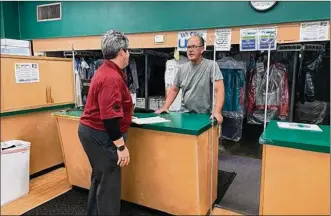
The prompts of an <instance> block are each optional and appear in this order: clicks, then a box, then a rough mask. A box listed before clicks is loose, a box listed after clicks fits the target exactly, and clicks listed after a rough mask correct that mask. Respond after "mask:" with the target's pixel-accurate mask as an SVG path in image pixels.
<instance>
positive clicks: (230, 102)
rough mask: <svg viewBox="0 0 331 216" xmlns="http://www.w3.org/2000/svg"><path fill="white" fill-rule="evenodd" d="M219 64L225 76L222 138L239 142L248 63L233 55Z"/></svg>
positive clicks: (219, 61) (221, 60) (218, 62)
mask: <svg viewBox="0 0 331 216" xmlns="http://www.w3.org/2000/svg"><path fill="white" fill-rule="evenodd" d="M217 64H218V66H219V68H220V70H221V72H222V75H223V78H224V79H223V82H224V94H225V100H224V105H223V117H224V119H223V123H222V138H223V139H227V140H232V141H235V142H238V141H239V140H240V139H241V137H242V126H243V118H244V113H245V95H246V64H245V63H244V62H242V61H236V60H234V59H233V58H231V57H223V58H222V59H220V60H218V61H217Z"/></svg>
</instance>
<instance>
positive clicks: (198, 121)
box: [53, 110, 211, 135]
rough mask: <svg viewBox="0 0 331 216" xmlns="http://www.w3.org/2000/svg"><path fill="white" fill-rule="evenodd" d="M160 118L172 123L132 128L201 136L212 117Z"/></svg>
mask: <svg viewBox="0 0 331 216" xmlns="http://www.w3.org/2000/svg"><path fill="white" fill-rule="evenodd" d="M81 114H82V111H79V110H75V111H66V112H55V113H53V115H54V116H58V117H67V118H71V119H79V118H80V116H81ZM134 116H135V117H138V118H146V117H153V116H157V115H156V114H154V113H135V114H134ZM160 116H161V117H163V118H165V119H169V120H170V121H171V122H166V123H158V124H148V125H147V124H146V125H136V124H132V125H131V127H137V128H143V129H149V130H156V131H165V132H172V133H180V134H188V135H200V134H201V133H203V132H204V131H206V130H208V129H209V128H211V120H210V115H200V114H192V113H177V112H171V113H169V114H161V115H160Z"/></svg>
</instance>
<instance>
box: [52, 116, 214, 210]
mask: <svg viewBox="0 0 331 216" xmlns="http://www.w3.org/2000/svg"><path fill="white" fill-rule="evenodd" d="M57 121H58V126H59V132H60V134H61V143H62V147H63V152H64V159H65V164H66V168H67V171H68V176H69V182H70V184H72V185H75V186H80V187H83V188H89V186H90V176H91V166H90V164H89V161H88V158H87V156H86V154H85V152H84V150H83V147H82V146H81V144H80V141H79V138H78V136H77V127H78V122H79V121H78V120H73V119H66V118H62V117H57ZM211 131H212V129H210V130H208V131H206V132H204V133H202V134H200V135H199V136H191V135H184V134H176V133H168V132H161V131H153V130H145V129H139V128H130V129H129V131H128V142H127V146H128V148H129V150H130V155H131V161H130V165H129V166H127V167H124V168H123V169H122V199H123V200H126V201H129V202H133V203H137V204H140V205H143V206H147V207H150V208H154V209H158V210H161V211H165V212H168V213H171V214H175V215H184V214H185V215H187V214H195V215H197V214H198V215H201V214H202V215H205V214H206V213H207V211H208V209H209V208H210V207H211V203H212V202H214V201H215V200H216V193H217V166H218V163H217V161H218V160H217V156H218V145H217V142H216V140H217V129H216V128H215V129H214V134H213V135H214V139H215V141H214V146H212V145H211ZM211 151H213V158H212V156H211ZM212 161H213V169H211V167H212V166H211V162H212ZM211 172H213V173H211ZM211 178H212V180H211ZM155 197H157V198H155Z"/></svg>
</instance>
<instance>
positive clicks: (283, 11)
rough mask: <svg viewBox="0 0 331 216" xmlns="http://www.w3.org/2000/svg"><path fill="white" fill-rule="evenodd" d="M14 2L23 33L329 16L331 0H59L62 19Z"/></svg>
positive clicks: (160, 27)
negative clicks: (262, 6) (43, 18)
mask: <svg viewBox="0 0 331 216" xmlns="http://www.w3.org/2000/svg"><path fill="white" fill-rule="evenodd" d="M45 3H50V2H33V1H24V2H23V1H22V2H19V11H20V14H19V20H20V33H21V38H22V39H35V38H52V37H70V36H86V35H100V34H102V33H104V32H105V31H107V30H109V29H119V30H121V31H123V32H125V33H142V32H157V31H171V30H175V31H176V30H184V29H203V28H214V27H227V26H243V25H259V24H273V23H283V22H295V21H309V20H329V19H330V2H278V4H277V5H276V6H275V7H274V8H273V9H272V10H270V11H268V12H262V13H261V12H257V11H255V10H254V9H252V8H251V7H250V5H249V3H248V2H224V1H223V2H93V1H91V2H62V20H59V21H48V22H37V21H36V6H37V5H40V4H45Z"/></svg>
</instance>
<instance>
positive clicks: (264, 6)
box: [250, 1, 277, 11]
mask: <svg viewBox="0 0 331 216" xmlns="http://www.w3.org/2000/svg"><path fill="white" fill-rule="evenodd" d="M276 3H277V1H250V4H251V6H252V7H253V8H254V9H255V10H257V11H266V10H269V9H271V8H272V7H274V6H275V5H276Z"/></svg>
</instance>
